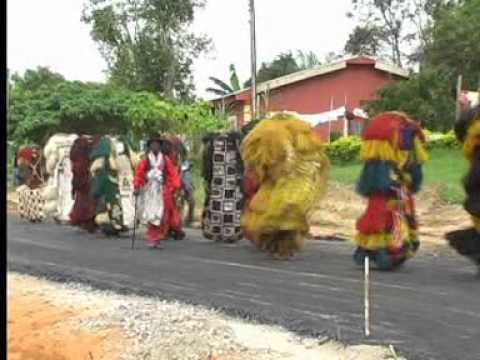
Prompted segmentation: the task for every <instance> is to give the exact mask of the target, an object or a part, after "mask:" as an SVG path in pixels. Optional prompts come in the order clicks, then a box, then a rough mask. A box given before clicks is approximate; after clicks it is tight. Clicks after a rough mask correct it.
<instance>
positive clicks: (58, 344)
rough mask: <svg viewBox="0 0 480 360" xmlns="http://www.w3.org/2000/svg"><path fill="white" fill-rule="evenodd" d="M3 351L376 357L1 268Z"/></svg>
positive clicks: (29, 354)
mask: <svg viewBox="0 0 480 360" xmlns="http://www.w3.org/2000/svg"><path fill="white" fill-rule="evenodd" d="M8 356H9V359H39V360H47V359H48V360H60V359H74V360H75V359H78V360H80V359H81V360H83V359H88V360H91V359H95V360H97V359H103V360H110V359H112V360H113V359H126V360H130V359H155V360H167V359H169V360H171V359H186V360H188V359H192V360H193V359H199V360H200V359H201V360H247V359H248V360H250V359H252V360H253V359H255V360H270V359H272V360H273V359H275V360H277V359H278V360H293V359H303V360H309V359H312V360H313V359H315V360H322V359H325V360H336V359H338V360H340V359H351V360H376V359H389V358H392V357H390V351H389V350H388V349H386V348H382V347H378V346H352V347H345V346H343V345H342V344H339V343H336V342H331V341H328V339H315V338H300V337H297V336H295V335H294V334H292V333H290V332H287V331H286V330H284V329H282V328H277V327H272V326H264V325H259V324H255V323H247V322H244V321H241V320H238V319H234V318H231V317H227V316H225V315H223V314H221V313H219V312H216V311H214V310H210V309H206V308H203V307H194V306H189V305H185V304H180V303H169V302H165V301H162V300H159V299H152V298H143V297H137V296H124V295H118V294H114V293H111V292H105V291H98V290H94V289H92V288H89V287H87V286H84V285H79V284H60V283H56V282H50V281H47V280H45V279H38V278H35V277H31V276H26V275H20V274H17V273H9V274H8Z"/></svg>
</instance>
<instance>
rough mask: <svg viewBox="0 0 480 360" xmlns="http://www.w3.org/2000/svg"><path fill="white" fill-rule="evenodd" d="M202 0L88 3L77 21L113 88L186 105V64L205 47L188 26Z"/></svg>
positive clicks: (203, 40)
mask: <svg viewBox="0 0 480 360" xmlns="http://www.w3.org/2000/svg"><path fill="white" fill-rule="evenodd" d="M204 3H205V1H204V0H136V1H130V0H88V1H87V2H86V6H85V8H84V11H83V16H82V21H83V22H85V23H86V24H89V25H90V26H91V35H92V38H93V40H94V41H95V42H97V43H98V46H99V49H100V52H101V54H102V56H103V57H104V59H105V61H106V62H107V64H108V69H109V75H110V80H111V81H112V83H113V84H115V85H118V86H122V87H126V88H128V89H131V90H143V91H151V92H156V93H158V94H160V95H162V96H164V97H167V98H181V99H189V98H190V97H191V92H192V90H193V84H192V76H191V75H192V69H191V66H192V63H193V60H194V59H195V58H196V57H198V56H199V55H200V54H201V53H202V52H204V51H206V50H207V49H208V46H209V40H208V39H207V38H205V37H204V36H201V35H198V34H193V33H191V32H190V31H189V30H188V26H189V25H190V24H191V23H192V22H193V18H194V11H195V9H196V8H199V7H202V6H203V5H204Z"/></svg>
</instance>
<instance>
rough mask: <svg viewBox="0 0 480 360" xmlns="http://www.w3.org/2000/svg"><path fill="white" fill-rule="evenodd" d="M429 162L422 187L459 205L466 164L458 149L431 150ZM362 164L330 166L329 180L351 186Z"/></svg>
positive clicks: (424, 169)
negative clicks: (437, 191) (434, 190)
mask: <svg viewBox="0 0 480 360" xmlns="http://www.w3.org/2000/svg"><path fill="white" fill-rule="evenodd" d="M429 155H430V160H429V161H428V162H427V163H426V164H425V166H424V168H423V171H424V185H423V186H424V187H431V186H435V187H437V188H438V189H439V191H440V196H441V197H442V199H443V200H445V201H448V202H451V203H461V202H462V201H463V198H464V192H463V188H462V178H463V176H464V175H465V173H466V171H467V163H466V161H465V160H464V158H463V155H462V152H461V150H459V149H433V150H431V151H430V152H429ZM361 170H362V164H361V163H360V162H355V163H350V164H344V165H339V164H332V168H331V172H330V179H331V180H333V181H336V182H339V183H342V184H346V185H353V184H355V182H356V180H357V179H358V177H359V175H360V171H361Z"/></svg>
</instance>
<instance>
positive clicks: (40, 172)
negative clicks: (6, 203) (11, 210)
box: [16, 146, 47, 222]
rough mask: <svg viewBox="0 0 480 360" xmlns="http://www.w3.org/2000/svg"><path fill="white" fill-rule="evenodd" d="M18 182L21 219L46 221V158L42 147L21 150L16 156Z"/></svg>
mask: <svg viewBox="0 0 480 360" xmlns="http://www.w3.org/2000/svg"><path fill="white" fill-rule="evenodd" d="M16 165H17V169H18V171H17V180H18V183H19V184H21V186H19V187H18V188H17V190H16V192H17V194H18V212H19V214H20V217H22V218H24V219H27V220H29V221H31V222H40V221H42V220H44V219H45V211H44V207H45V198H44V195H43V193H44V185H45V183H46V181H47V174H46V173H45V158H44V157H43V156H42V152H41V149H40V147H38V146H32V147H23V148H20V149H19V150H18V152H17V155H16Z"/></svg>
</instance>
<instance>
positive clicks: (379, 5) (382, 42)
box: [345, 0, 449, 66]
mask: <svg viewBox="0 0 480 360" xmlns="http://www.w3.org/2000/svg"><path fill="white" fill-rule="evenodd" d="M448 2H449V1H447V0H352V5H353V9H354V11H353V12H351V13H348V14H347V16H349V17H351V18H355V19H356V20H357V21H358V23H359V24H358V26H357V27H356V28H355V29H354V31H353V33H352V34H351V35H350V38H349V40H348V41H347V44H346V46H345V47H346V49H347V48H348V50H368V51H369V52H372V51H373V50H375V55H379V56H384V57H387V58H388V59H389V60H390V61H392V62H393V63H394V64H396V65H398V66H402V65H403V64H404V63H406V62H407V61H410V62H421V60H422V57H423V51H424V49H425V47H426V46H427V45H428V44H429V41H430V39H431V33H430V31H431V27H432V24H433V16H434V14H435V12H437V11H438V10H439V9H440V8H441V7H443V6H444V5H445V3H448ZM365 46H366V48H365ZM352 52H353V51H352Z"/></svg>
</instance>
